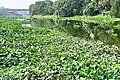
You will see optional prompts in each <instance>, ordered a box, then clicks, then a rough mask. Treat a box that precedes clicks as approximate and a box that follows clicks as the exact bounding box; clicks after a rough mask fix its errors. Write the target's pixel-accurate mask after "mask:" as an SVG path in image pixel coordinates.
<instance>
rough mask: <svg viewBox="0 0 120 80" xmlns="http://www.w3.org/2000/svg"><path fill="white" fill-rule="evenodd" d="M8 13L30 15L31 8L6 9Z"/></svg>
mask: <svg viewBox="0 0 120 80" xmlns="http://www.w3.org/2000/svg"><path fill="white" fill-rule="evenodd" d="M6 12H7V14H8V15H29V9H6Z"/></svg>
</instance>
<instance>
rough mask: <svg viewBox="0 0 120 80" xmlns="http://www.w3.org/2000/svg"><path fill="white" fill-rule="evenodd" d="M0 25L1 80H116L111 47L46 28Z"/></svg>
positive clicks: (119, 68)
mask: <svg viewBox="0 0 120 80" xmlns="http://www.w3.org/2000/svg"><path fill="white" fill-rule="evenodd" d="M0 22H1V24H0V37H1V38H0V78H1V79H3V80H10V79H11V80H16V79H29V80H33V79H36V80H40V79H44V80H47V79H50V80H53V79H54V80H56V79H63V80H68V79H74V80H75V79H76V80H78V79H119V76H120V65H119V60H120V59H119V57H118V55H119V53H118V48H117V47H116V46H114V45H113V46H109V45H105V44H103V42H100V41H97V42H96V41H93V40H90V41H87V40H85V39H81V38H77V37H72V36H70V35H69V34H66V33H63V32H60V31H58V30H57V29H49V28H47V27H44V28H43V27H41V28H40V27H33V28H28V27H21V26H20V23H19V22H18V21H12V20H11V21H8V20H5V19H0ZM6 22H7V23H6Z"/></svg>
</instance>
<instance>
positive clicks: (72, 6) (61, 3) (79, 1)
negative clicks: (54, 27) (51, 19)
mask: <svg viewBox="0 0 120 80" xmlns="http://www.w3.org/2000/svg"><path fill="white" fill-rule="evenodd" d="M83 2H84V0H58V1H56V2H55V3H54V7H55V14H56V15H59V16H75V15H82V10H83Z"/></svg>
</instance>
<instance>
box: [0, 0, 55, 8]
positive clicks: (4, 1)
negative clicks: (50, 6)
mask: <svg viewBox="0 0 120 80" xmlns="http://www.w3.org/2000/svg"><path fill="white" fill-rule="evenodd" d="M36 1H40V0H0V7H5V8H10V9H28V8H29V5H30V4H33V3H35V2H36ZM52 1H54V0H52Z"/></svg>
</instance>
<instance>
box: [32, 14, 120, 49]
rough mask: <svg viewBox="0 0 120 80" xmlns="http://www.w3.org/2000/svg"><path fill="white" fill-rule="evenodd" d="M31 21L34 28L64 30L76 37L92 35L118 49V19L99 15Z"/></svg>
mask: <svg viewBox="0 0 120 80" xmlns="http://www.w3.org/2000/svg"><path fill="white" fill-rule="evenodd" d="M31 19H32V21H33V22H34V24H35V25H36V24H37V25H36V26H49V27H51V26H55V27H62V28H66V30H67V31H66V32H69V33H70V34H72V35H73V36H77V37H84V38H89V35H90V34H91V33H93V34H94V38H95V39H97V40H100V41H102V42H105V43H108V44H115V45H117V46H119V47H120V33H119V32H120V25H119V23H120V19H119V18H112V17H110V16H102V15H99V16H74V17H57V16H32V17H31ZM33 22H31V24H33ZM34 24H33V26H34ZM62 31H64V30H62ZM81 34H82V35H81Z"/></svg>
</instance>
